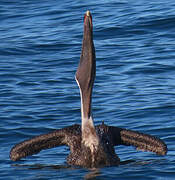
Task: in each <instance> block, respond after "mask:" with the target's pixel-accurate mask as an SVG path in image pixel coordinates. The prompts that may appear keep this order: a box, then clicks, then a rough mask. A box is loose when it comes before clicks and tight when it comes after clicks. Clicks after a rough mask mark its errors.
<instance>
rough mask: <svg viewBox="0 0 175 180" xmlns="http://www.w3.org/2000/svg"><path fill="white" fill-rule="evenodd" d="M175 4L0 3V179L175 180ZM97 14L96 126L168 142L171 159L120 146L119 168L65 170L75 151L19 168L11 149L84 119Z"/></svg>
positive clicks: (62, 150)
mask: <svg viewBox="0 0 175 180" xmlns="http://www.w3.org/2000/svg"><path fill="white" fill-rule="evenodd" d="M174 9H175V2H174V1H173V0H167V1H163V0H159V1H156V0H152V1H146V0H140V1H134V0H129V1H126V0H120V1H113V0H112V1H107V0H103V1H92V0H89V1H80V0H78V1H70V0H62V1H58V0H57V1H56V0H50V1H48V0H42V1H41V0H38V1H35V0H23V1H18V0H13V1H12V0H1V1H0V22H1V26H0V179H13V180H14V179H22V180H23V179H25V180H29V179H33V180H36V179H37V180H39V179H52V180H53V179H125V180H126V179H133V180H135V179H136V178H137V179H156V180H157V179H158V180H164V179H174V178H175V145H174V142H175V40H174V39H175V11H174ZM86 10H90V11H91V13H92V16H93V26H94V43H95V47H96V56H97V59H96V60H97V76H96V81H95V86H94V90H93V116H94V119H95V124H99V123H101V122H102V120H104V121H105V123H106V124H108V125H114V126H119V127H123V128H128V129H132V130H138V131H141V132H144V133H148V134H152V135H155V136H158V137H160V138H161V139H162V140H164V141H165V143H166V144H167V146H168V154H167V155H166V156H157V155H155V154H153V153H149V152H140V151H137V150H135V149H134V148H133V147H123V146H121V147H116V152H117V154H118V155H119V157H120V159H121V160H122V161H125V160H134V162H133V163H129V164H125V165H120V166H117V167H105V168H100V169H85V168H77V167H69V168H67V166H66V161H65V160H66V156H67V155H68V153H69V149H68V148H67V147H64V146H63V147H57V148H53V149H49V150H45V151H41V152H40V153H39V154H36V155H33V156H30V157H27V158H25V159H22V160H20V161H17V162H12V161H11V160H10V159H9V152H10V149H11V148H12V146H13V145H14V144H16V143H18V142H21V141H23V140H25V139H28V138H32V137H34V136H36V135H39V134H43V133H48V132H50V131H52V130H55V129H59V128H63V127H66V126H69V125H72V124H74V123H81V118H80V97H79V89H78V87H77V84H76V82H75V80H74V75H75V72H76V69H77V66H78V63H79V58H80V53H81V42H82V35H83V16H84V13H85V12H86Z"/></svg>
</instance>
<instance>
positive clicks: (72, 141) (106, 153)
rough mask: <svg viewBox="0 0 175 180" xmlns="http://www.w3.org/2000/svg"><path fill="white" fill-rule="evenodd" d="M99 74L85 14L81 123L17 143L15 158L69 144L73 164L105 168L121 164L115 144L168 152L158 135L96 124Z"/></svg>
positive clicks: (78, 77)
mask: <svg viewBox="0 0 175 180" xmlns="http://www.w3.org/2000/svg"><path fill="white" fill-rule="evenodd" d="M95 74H96V59H95V47H94V43H93V25H92V16H91V14H90V12H89V11H87V12H86V14H85V16H84V35H83V42H82V51H81V57H80V63H79V66H78V69H77V72H76V75H75V79H76V82H77V84H78V86H79V89H80V96H81V120H82V122H81V125H78V124H75V125H72V126H69V127H65V128H63V129H58V130H56V131H53V132H50V133H48V134H43V135H39V136H36V137H34V138H32V139H29V140H25V141H23V142H21V143H19V144H17V145H15V146H14V147H13V148H12V149H11V152H10V158H11V160H13V161H17V160H20V159H21V158H24V157H26V156H29V155H32V154H36V153H39V152H40V151H41V150H43V149H48V148H53V147H56V146H61V145H66V146H69V148H70V154H69V155H68V157H67V163H68V164H69V165H76V166H82V167H88V168H93V167H102V166H112V165H118V164H119V163H120V159H119V157H118V156H117V154H116V153H115V149H114V147H115V146H118V145H125V146H135V147H136V148H137V149H140V150H144V151H151V152H154V153H156V154H158V155H165V154H166V153H167V146H166V144H165V143H164V142H163V141H162V140H160V139H159V138H157V137H154V136H151V135H148V134H143V133H140V132H137V131H132V130H127V129H123V128H119V127H114V126H107V125H106V124H104V123H102V124H101V125H97V126H94V120H93V116H92V109H91V99H92V98H91V97H92V89H93V84H94V79H95Z"/></svg>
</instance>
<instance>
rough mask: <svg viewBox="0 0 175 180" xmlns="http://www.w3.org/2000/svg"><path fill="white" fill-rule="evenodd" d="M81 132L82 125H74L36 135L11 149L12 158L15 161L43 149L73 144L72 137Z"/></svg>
mask: <svg viewBox="0 0 175 180" xmlns="http://www.w3.org/2000/svg"><path fill="white" fill-rule="evenodd" d="M76 133H77V134H76ZM79 133H80V126H79V125H73V126H70V127H66V128H63V129H59V130H56V131H53V132H51V133H48V134H43V135H40V136H36V137H34V138H32V139H29V140H26V141H23V142H21V143H19V144H16V145H15V146H14V147H13V148H12V149H11V151H10V158H11V160H13V161H17V160H19V159H21V158H24V157H26V156H29V155H32V154H37V153H39V152H40V151H41V150H43V149H49V148H53V147H56V146H61V145H67V146H71V143H72V142H71V139H72V138H73V137H75V136H76V135H78V134H79Z"/></svg>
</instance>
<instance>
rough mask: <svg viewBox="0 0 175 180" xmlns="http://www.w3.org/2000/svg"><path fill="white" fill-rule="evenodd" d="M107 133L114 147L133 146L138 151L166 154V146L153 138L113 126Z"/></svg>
mask: <svg viewBox="0 0 175 180" xmlns="http://www.w3.org/2000/svg"><path fill="white" fill-rule="evenodd" d="M109 132H110V134H111V138H112V141H113V144H114V145H115V146H117V145H126V146H135V147H136V148H137V149H138V150H142V151H151V152H154V153H156V154H158V155H165V154H166V153H167V146H166V144H165V143H164V142H163V141H162V140H161V139H159V138H157V137H155V136H151V135H148V134H143V133H140V132H138V131H132V130H127V129H122V128H118V127H113V126H109Z"/></svg>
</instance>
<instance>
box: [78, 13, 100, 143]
mask: <svg viewBox="0 0 175 180" xmlns="http://www.w3.org/2000/svg"><path fill="white" fill-rule="evenodd" d="M95 75H96V61H95V48H94V43H93V25H92V16H91V14H90V11H87V12H86V13H85V15H84V35H83V43H82V50H81V57H80V63H79V66H78V69H77V72H76V75H75V79H76V81H77V84H78V86H79V89H80V95H81V117H82V139H83V140H84V141H85V142H86V144H88V143H87V142H88V140H87V139H89V141H96V142H97V141H98V140H97V139H98V137H97V135H96V132H95V127H94V123H93V119H92V112H91V99H92V98H91V96H92V89H93V84H94V79H95ZM95 139H96V140H95ZM90 144H91V143H90Z"/></svg>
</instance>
